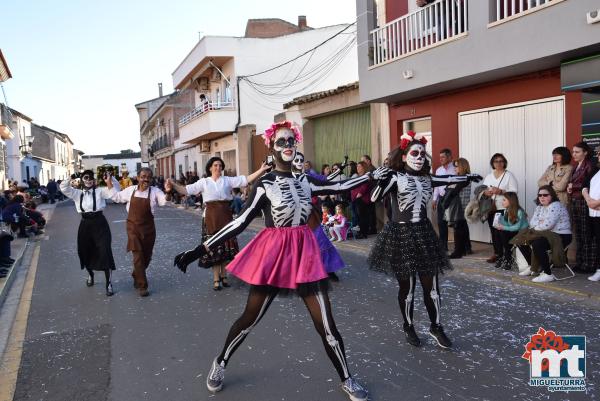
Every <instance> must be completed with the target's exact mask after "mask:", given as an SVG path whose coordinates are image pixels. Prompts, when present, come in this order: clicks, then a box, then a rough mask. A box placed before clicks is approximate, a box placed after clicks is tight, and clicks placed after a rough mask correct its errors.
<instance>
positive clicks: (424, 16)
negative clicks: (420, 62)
mask: <svg viewBox="0 0 600 401" xmlns="http://www.w3.org/2000/svg"><path fill="white" fill-rule="evenodd" d="M468 3H469V2H468V0H437V1H436V2H435V3H432V4H429V5H427V6H425V7H422V8H421V9H419V10H417V11H414V12H412V13H409V14H406V15H403V16H402V17H400V18H397V19H395V20H393V21H390V22H388V23H387V24H385V25H383V26H381V27H379V28H377V29H374V30H372V31H371V38H372V41H373V57H372V66H373V67H375V66H379V65H382V64H386V63H388V62H390V61H394V60H398V59H400V58H403V57H407V56H410V55H412V54H414V53H418V52H421V51H424V50H427V49H429V48H432V47H435V46H439V45H442V44H444V43H447V42H450V41H453V40H456V39H459V38H461V37H464V36H466V35H467V32H468V26H469V24H468Z"/></svg>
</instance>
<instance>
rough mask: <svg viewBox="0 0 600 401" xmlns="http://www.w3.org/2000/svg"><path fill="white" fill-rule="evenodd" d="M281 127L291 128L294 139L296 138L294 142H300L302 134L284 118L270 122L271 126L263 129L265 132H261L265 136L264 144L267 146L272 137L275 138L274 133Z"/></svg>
mask: <svg viewBox="0 0 600 401" xmlns="http://www.w3.org/2000/svg"><path fill="white" fill-rule="evenodd" d="M282 128H287V129H289V130H291V131H292V132H293V133H294V139H296V142H298V143H300V142H302V134H301V133H300V130H299V129H298V126H297V125H296V124H294V123H293V122H291V121H287V120H286V121H282V122H279V123H274V124H271V126H270V127H269V128H267V129H266V130H265V133H264V134H263V138H265V145H267V146H269V144H270V143H271V141H272V140H273V138H275V133H276V132H277V131H278V130H280V129H282Z"/></svg>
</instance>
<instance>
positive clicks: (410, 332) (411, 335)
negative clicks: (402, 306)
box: [404, 324, 421, 347]
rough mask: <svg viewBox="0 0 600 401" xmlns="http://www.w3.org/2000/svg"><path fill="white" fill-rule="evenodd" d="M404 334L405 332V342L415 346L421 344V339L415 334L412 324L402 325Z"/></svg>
mask: <svg viewBox="0 0 600 401" xmlns="http://www.w3.org/2000/svg"><path fill="white" fill-rule="evenodd" d="M404 334H406V342H407V343H409V344H410V345H414V346H415V347H418V346H420V345H421V340H420V339H419V336H417V332H416V331H415V326H413V325H412V324H411V325H405V326H404Z"/></svg>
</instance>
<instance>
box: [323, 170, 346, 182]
mask: <svg viewBox="0 0 600 401" xmlns="http://www.w3.org/2000/svg"><path fill="white" fill-rule="evenodd" d="M340 174H342V169H341V168H338V169H337V170H335V171H334V172H332V173H331V174H329V175H328V176H327V181H332V180H333V179H334V178H335V177H337V176H338V175H340Z"/></svg>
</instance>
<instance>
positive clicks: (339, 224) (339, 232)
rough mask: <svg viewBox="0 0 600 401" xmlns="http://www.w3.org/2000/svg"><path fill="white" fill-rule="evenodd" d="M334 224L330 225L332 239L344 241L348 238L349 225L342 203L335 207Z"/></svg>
mask: <svg viewBox="0 0 600 401" xmlns="http://www.w3.org/2000/svg"><path fill="white" fill-rule="evenodd" d="M331 220H332V223H333V224H332V225H331V226H330V227H329V235H331V240H332V241H338V242H339V241H344V240H345V239H346V233H347V232H348V226H347V224H346V221H347V220H346V216H344V208H343V207H342V205H337V206H336V207H335V215H334V216H333V217H332V219H331Z"/></svg>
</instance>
